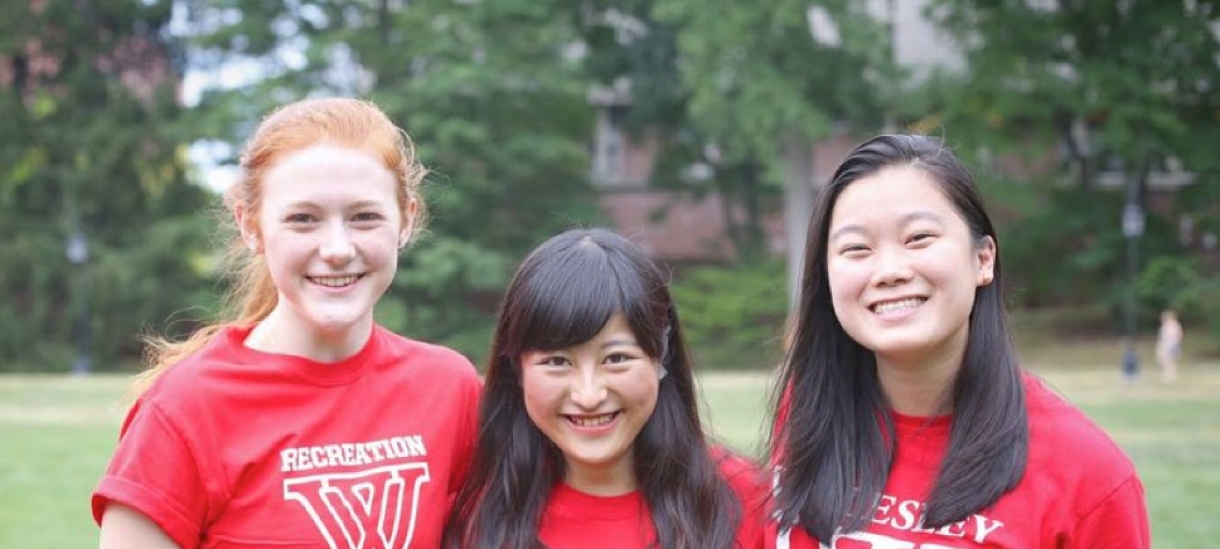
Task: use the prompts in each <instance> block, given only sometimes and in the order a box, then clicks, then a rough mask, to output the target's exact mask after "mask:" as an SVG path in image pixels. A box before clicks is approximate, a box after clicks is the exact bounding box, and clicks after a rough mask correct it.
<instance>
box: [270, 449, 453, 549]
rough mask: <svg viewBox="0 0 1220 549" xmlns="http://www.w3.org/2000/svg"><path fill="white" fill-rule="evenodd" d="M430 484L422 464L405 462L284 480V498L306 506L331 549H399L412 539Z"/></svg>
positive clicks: (425, 466) (408, 543) (426, 469)
mask: <svg viewBox="0 0 1220 549" xmlns="http://www.w3.org/2000/svg"><path fill="white" fill-rule="evenodd" d="M429 480H430V478H429V476H428V464H427V463H405V464H398V465H392V466H388V467H378V468H376V469H369V470H366V471H358V472H354V473H332V474H326V475H314V476H310V477H301V478H291V479H286V480H285V481H284V499H289V500H294V501H297V502H299V503H300V504H301V505H302V506H304V507H305V512H307V513H309V517H310V518H311V519H313V523H314V525H316V526H317V527H318V530H319V531H320V532H321V533H322V536H323V537H325V538H326V542H327V543H328V544H329V545H330V547H331V549H402V548H404V547H407V546H409V545H410V544H411V538H412V536H414V535H415V518H416V515H417V512H416V511H417V508H418V506H419V492H420V488H421V487H422V486H423V485H424V483H426V482H428V481H429ZM370 528H371V529H373V530H375V532H370V531H369V529H370Z"/></svg>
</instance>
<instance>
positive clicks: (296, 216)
mask: <svg viewBox="0 0 1220 549" xmlns="http://www.w3.org/2000/svg"><path fill="white" fill-rule="evenodd" d="M284 221H285V222H287V223H292V224H298V225H300V224H305V223H313V222H314V221H317V218H315V217H314V216H313V215H312V214H307V213H293V214H288V216H287V217H285V218H284Z"/></svg>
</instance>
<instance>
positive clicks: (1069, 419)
mask: <svg viewBox="0 0 1220 549" xmlns="http://www.w3.org/2000/svg"><path fill="white" fill-rule="evenodd" d="M1002 282H1003V273H1002V270H1001V269H1000V254H999V241H998V238H997V236H996V232H995V229H994V228H993V227H992V224H991V220H990V218H989V217H988V215H987V212H986V210H985V209H984V207H983V203H982V198H981V197H980V196H979V194H978V191H977V189H976V188H975V185H974V180H973V177H972V176H971V175H970V173H969V172H968V171H967V170H966V169H965V167H964V166H962V164H961V162H959V161H958V159H957V158H956V157H955V156H954V155H953V153H951V152H950V151H949V150H948V149H946V148H945V147H944V146H943V145H942V144H941V143H940V142H939V141H936V140H934V139H931V138H927V137H922V136H909V135H892V136H891V135H887V136H880V137H875V138H873V139H870V140H868V141H866V142H865V143H863V144H861V145H860V146H858V147H856V149H855V150H853V151H852V152H851V153H850V154H848V156H847V159H846V160H844V161H843V163H842V164H841V165H840V166H839V168H838V170H836V172H835V174H834V176H833V178H832V180H831V182H830V184H829V185H827V186H826V187H825V188H824V189H822V192H821V195H820V196H819V198H818V201H817V203H816V205H815V207H814V213H813V218H812V219H811V221H810V224H809V235H808V239H807V242H806V249H805V266H804V276H803V279H802V282H801V294H802V295H801V300H800V304H799V308H798V309H797V311H796V313H795V315H796V327H795V331H794V332H793V338H792V345H791V349H790V350H789V353H788V356H787V358H786V361H785V363H784V365H783V367H782V370H781V375H780V377H779V386H778V387H779V389H780V390H779V391H777V394H778V395H779V397H778V399H777V401H776V403H775V417H776V426H775V430H774V431H773V440H772V444H771V449H772V454H773V456H772V461H773V462H774V463H775V465H776V471H777V473H776V475H777V486H778V488H777V495H776V506H777V510H776V516H777V517H778V524H777V526H778V528H777V531H776V532H773V533H772V534H771V535H769V536H768V545H770V544H772V543H774V544H775V546H777V547H784V548H788V547H791V548H816V547H819V541H820V542H821V544H823V546H827V547H831V548H848V547H851V548H864V547H895V548H896V547H909V548H916V547H924V548H928V547H941V548H945V547H956V548H964V547H1003V548H1022V549H1031V548H1048V549H1049V548H1085V547H1088V548H1114V549H1117V548H1120V547H1121V548H1145V547H1148V546H1149V531H1148V516H1147V510H1146V508H1145V503H1144V491H1143V486H1142V485H1141V483H1140V480H1139V478H1138V477H1137V476H1136V472H1135V468H1134V467H1133V466H1132V464H1131V461H1130V460H1129V459H1128V458H1127V457H1126V456H1125V455H1123V453H1122V451H1121V450H1120V449H1119V448H1118V446H1116V445H1115V444H1114V443H1113V442H1112V441H1111V440H1110V439H1109V438H1108V437H1107V436H1106V435H1105V434H1104V433H1103V432H1102V431H1101V430H1100V429H1098V428H1097V427H1096V426H1095V425H1093V423H1091V422H1090V421H1089V420H1088V419H1087V418H1085V417H1084V415H1083V414H1081V413H1080V412H1079V411H1078V410H1076V409H1075V408H1073V407H1072V406H1071V405H1069V404H1068V403H1067V402H1065V401H1064V400H1063V399H1062V398H1060V397H1059V396H1058V395H1056V394H1054V393H1053V392H1052V391H1050V390H1049V389H1048V388H1047V387H1046V386H1045V385H1044V384H1043V383H1042V382H1041V381H1040V380H1038V379H1037V378H1035V377H1034V376H1033V375H1031V374H1029V373H1028V372H1024V371H1022V370H1021V368H1020V367H1019V366H1018V363H1017V357H1016V353H1015V352H1014V351H1013V347H1012V342H1011V337H1010V333H1009V328H1008V324H1007V320H1006V319H1005V312H1004V303H1003V292H1002V285H1001V283H1002Z"/></svg>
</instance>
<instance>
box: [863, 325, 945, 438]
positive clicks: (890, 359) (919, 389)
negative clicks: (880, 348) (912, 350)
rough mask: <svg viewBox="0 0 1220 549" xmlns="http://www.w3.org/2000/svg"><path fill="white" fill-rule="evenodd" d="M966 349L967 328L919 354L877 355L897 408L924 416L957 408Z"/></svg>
mask: <svg viewBox="0 0 1220 549" xmlns="http://www.w3.org/2000/svg"><path fill="white" fill-rule="evenodd" d="M965 352H966V337H965V332H964V331H963V333H962V334H961V337H960V338H956V337H955V338H953V340H951V341H950V342H948V343H947V344H946V345H945V348H944V349H941V350H938V351H936V352H932V353H926V354H922V355H920V356H915V357H894V356H881V355H877V378H878V379H879V380H880V382H881V390H882V391H883V392H884V393H885V396H886V398H887V399H888V400H889V402H890V406H891V407H892V408H893V410H894V411H895V412H898V413H900V414H905V415H910V416H923V417H927V416H938V415H944V414H948V413H951V412H953V383H954V381H955V380H956V379H957V373H958V371H959V370H961V367H962V357H963V356H964V355H965Z"/></svg>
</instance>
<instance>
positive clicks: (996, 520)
mask: <svg viewBox="0 0 1220 549" xmlns="http://www.w3.org/2000/svg"><path fill="white" fill-rule="evenodd" d="M1025 391H1026V405H1027V409H1028V413H1029V431H1030V440H1029V461H1028V463H1027V465H1026V468H1025V476H1024V477H1023V478H1022V479H1021V481H1020V482H1019V483H1018V484H1017V486H1016V487H1015V488H1014V489H1013V490H1012V491H1011V492H1009V493H1007V494H1005V495H1004V496H1002V497H1001V498H1000V499H999V501H997V502H996V503H995V504H994V505H992V506H991V507H990V508H988V509H985V510H983V511H981V512H979V513H976V514H974V515H971V516H970V517H969V518H967V519H966V520H964V521H962V522H958V523H954V524H950V525H948V526H945V527H942V528H937V529H935V530H929V529H925V528H923V527H922V526H921V524H920V521H921V515H922V513H921V511H922V509H923V507H924V503H925V501H926V498H927V496H928V494H929V493H930V492H931V489H932V483H933V480H934V479H935V477H936V474H937V471H938V468H939V465H940V460H941V458H943V457H944V453H945V450H946V448H947V447H948V442H949V427H950V417H949V416H944V417H937V418H930V419H929V418H917V417H910V416H902V415H899V414H894V423H895V428H896V430H897V436H898V450H897V455H896V456H895V459H894V465H893V467H892V468H891V471H890V476H889V479H888V481H887V482H886V486H885V490H884V493H883V494H882V497H881V500H880V502H879V504H878V507H877V509H876V511H875V512H874V513H873V517H872V519H871V521H870V522H869V523H868V524H867V526H866V527H865V529H864V531H862V532H853V533H846V534H840V535H838V536H836V537H835V539H834V540H832V543H831V544H830V545H829V546H824V545H819V544H818V543H817V542H816V541H814V540H813V539H812V538H811V537H810V536H809V534H808V532H806V531H805V530H804V529H801V528H794V529H792V530H791V531H789V532H779V531H778V525H777V524H776V523H775V522H774V521H770V522H769V523H768V525H767V534H766V539H767V547H768V548H769V549H770V548H776V549H817V548H819V547H830V548H831V549H955V548H961V549H965V548H972V547H993V548H1005V549H1036V548H1046V549H1050V548H1058V549H1069V548H1080V549H1084V548H1089V549H1119V548H1122V549H1143V548H1147V547H1149V546H1150V545H1151V541H1150V539H1149V538H1150V533H1149V527H1148V514H1147V508H1146V506H1145V500H1144V488H1143V485H1142V484H1141V483H1140V480H1139V478H1138V477H1137V476H1136V472H1135V467H1134V465H1132V463H1131V460H1129V459H1128V458H1127V456H1126V455H1125V454H1123V452H1122V450H1120V449H1119V447H1118V446H1117V445H1116V444H1114V442H1113V441H1111V440H1110V438H1109V437H1107V436H1106V434H1105V433H1103V432H1102V431H1101V429H1099V428H1098V427H1097V426H1096V425H1094V424H1093V423H1092V422H1091V421H1089V419H1088V418H1086V417H1085V416H1084V415H1083V414H1082V413H1081V412H1080V411H1079V410H1077V409H1076V408H1074V407H1072V406H1071V405H1070V404H1068V403H1067V402H1065V401H1064V400H1063V399H1062V398H1060V397H1059V396H1058V395H1056V394H1054V393H1052V392H1051V391H1050V390H1049V389H1047V388H1046V387H1045V386H1044V385H1043V384H1042V382H1041V381H1039V380H1038V379H1036V378H1034V377H1033V376H1028V375H1027V376H1025ZM780 478H781V486H780V488H779V489H780V490H782V489H783V486H782V475H781V477H780Z"/></svg>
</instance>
